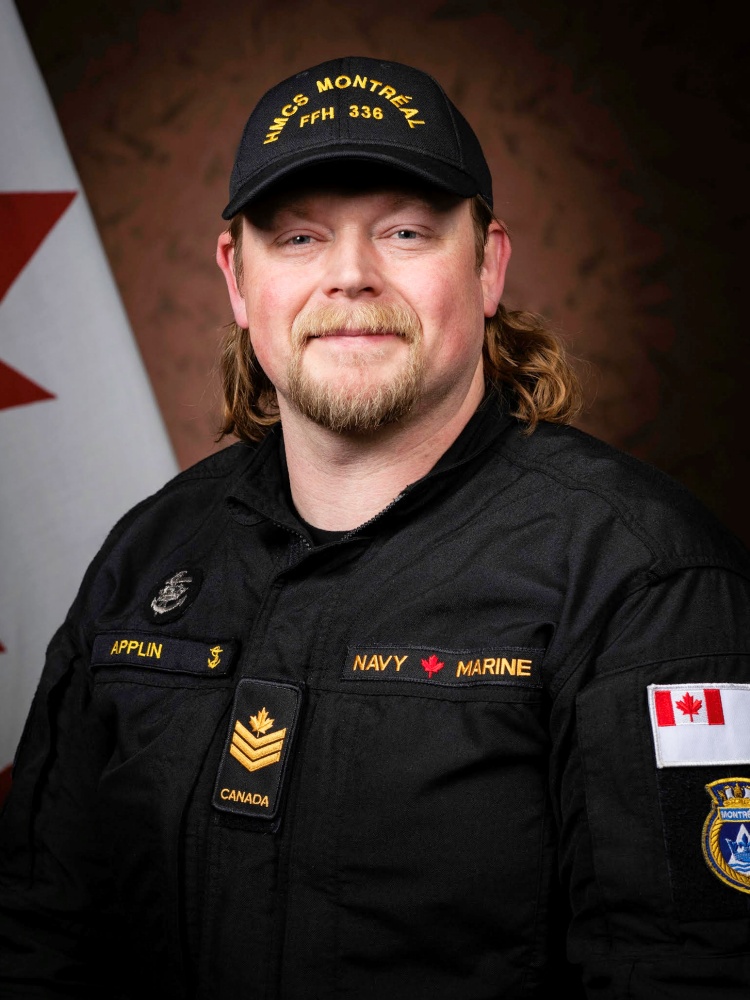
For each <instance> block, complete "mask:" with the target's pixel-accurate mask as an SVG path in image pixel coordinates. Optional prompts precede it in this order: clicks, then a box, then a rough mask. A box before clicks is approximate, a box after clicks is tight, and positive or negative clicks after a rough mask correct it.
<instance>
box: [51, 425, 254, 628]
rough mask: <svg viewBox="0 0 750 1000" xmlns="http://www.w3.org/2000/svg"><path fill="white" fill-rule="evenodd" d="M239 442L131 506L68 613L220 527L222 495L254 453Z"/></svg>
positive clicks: (99, 599) (223, 505)
mask: <svg viewBox="0 0 750 1000" xmlns="http://www.w3.org/2000/svg"><path fill="white" fill-rule="evenodd" d="M257 450H258V446H257V445H249V444H245V443H241V442H238V443H236V444H233V445H230V446H229V447H227V448H225V449H223V450H222V451H219V452H217V453H216V454H213V455H210V456H209V457H208V458H205V459H203V460H202V461H200V462H198V463H196V464H195V465H193V466H191V467H190V468H188V469H185V470H184V471H183V472H180V473H178V474H177V475H176V476H174V477H173V478H172V479H170V480H169V481H168V482H167V483H165V485H164V486H163V487H162V488H161V489H160V490H158V491H157V492H156V493H154V494H152V495H151V496H148V497H146V498H145V499H143V500H142V501H141V502H140V503H138V504H136V506H134V507H132V508H131V509H130V510H129V511H128V512H127V513H126V514H125V515H123V517H121V518H120V520H119V521H118V522H117V523H116V524H115V525H114V527H113V528H112V529H111V531H110V532H109V534H108V535H107V538H106V539H105V541H104V543H103V545H102V546H101V548H100V550H99V552H98V553H97V555H96V557H95V558H94V559H93V561H92V563H91V564H90V566H89V567H88V570H87V572H86V575H85V576H84V580H83V584H82V586H81V588H80V590H79V594H78V597H77V599H76V601H75V602H74V605H73V608H72V609H71V614H74V613H75V612H76V611H77V610H78V611H81V610H82V608H83V607H88V610H89V612H90V611H91V610H92V608H93V607H94V606H96V605H100V604H101V602H102V600H103V599H104V598H105V595H106V594H107V593H108V591H109V590H110V589H111V588H112V587H114V586H115V585H116V581H117V582H119V584H120V585H121V583H122V580H123V578H127V577H128V576H129V574H130V573H132V572H135V571H136V568H140V571H141V572H142V571H143V569H144V567H148V566H149V565H157V564H159V563H160V562H161V561H162V560H163V559H164V558H165V557H167V556H168V554H169V553H170V552H172V551H175V550H176V549H178V548H179V547H180V546H181V545H182V544H183V543H184V542H185V540H187V539H191V538H193V539H194V538H198V537H200V535H201V534H203V533H206V532H210V531H211V530H212V529H213V530H218V529H219V525H220V523H221V522H222V520H223V518H224V517H225V516H226V497H227V495H228V493H229V492H230V491H231V488H232V484H233V483H234V482H235V481H236V480H237V479H238V478H239V477H241V476H242V475H243V474H244V473H245V472H246V470H247V469H248V468H249V466H250V465H251V464H252V461H253V458H254V457H255V455H256V454H257Z"/></svg>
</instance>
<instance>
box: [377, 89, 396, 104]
mask: <svg viewBox="0 0 750 1000" xmlns="http://www.w3.org/2000/svg"><path fill="white" fill-rule="evenodd" d="M396 93H397V91H396V88H395V87H389V86H387V85H386V86H385V87H383V89H382V90H379V91H378V96H380V97H384V98H385V99H386V100H387V101H389V100H390V99H391V98H392V97H395V96H396Z"/></svg>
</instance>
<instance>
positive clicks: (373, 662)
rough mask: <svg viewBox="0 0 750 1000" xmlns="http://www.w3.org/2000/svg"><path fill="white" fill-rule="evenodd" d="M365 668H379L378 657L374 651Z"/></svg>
mask: <svg viewBox="0 0 750 1000" xmlns="http://www.w3.org/2000/svg"><path fill="white" fill-rule="evenodd" d="M365 670H380V665H379V663H378V657H377V654H376V653H373V654H372V656H371V657H370V659H369V660H368V661H367V666H366V667H365Z"/></svg>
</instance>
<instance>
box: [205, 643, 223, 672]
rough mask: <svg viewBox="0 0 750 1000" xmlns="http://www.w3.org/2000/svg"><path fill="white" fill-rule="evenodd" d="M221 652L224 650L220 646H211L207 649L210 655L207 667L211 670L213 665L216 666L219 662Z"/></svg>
mask: <svg viewBox="0 0 750 1000" xmlns="http://www.w3.org/2000/svg"><path fill="white" fill-rule="evenodd" d="M223 652H224V650H223V649H222V648H221V646H212V647H211V649H209V653H210V654H211V656H212V659H209V661H208V666H209V669H211V670H213V669H214V667H218V665H219V663H220V656H219V654H220V653H223Z"/></svg>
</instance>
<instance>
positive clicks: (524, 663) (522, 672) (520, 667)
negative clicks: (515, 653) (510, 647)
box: [516, 660, 532, 677]
mask: <svg viewBox="0 0 750 1000" xmlns="http://www.w3.org/2000/svg"><path fill="white" fill-rule="evenodd" d="M516 663H517V667H516V677H528V676H529V675H530V674H531V663H532V661H531V660H517V661H516Z"/></svg>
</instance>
